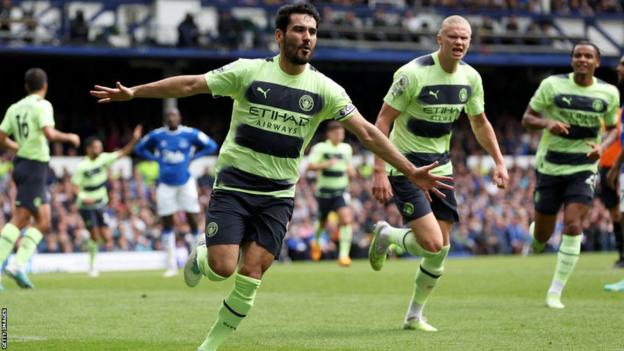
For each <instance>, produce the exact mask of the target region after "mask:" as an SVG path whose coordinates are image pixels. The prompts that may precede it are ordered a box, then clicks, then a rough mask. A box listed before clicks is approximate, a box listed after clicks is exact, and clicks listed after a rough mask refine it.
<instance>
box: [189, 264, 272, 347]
mask: <svg viewBox="0 0 624 351" xmlns="http://www.w3.org/2000/svg"><path fill="white" fill-rule="evenodd" d="M258 287H260V280H258V279H253V278H250V277H247V276H244V275H242V274H240V273H237V274H236V280H235V282H234V288H232V290H231V291H230V294H229V295H228V296H227V297H226V298H225V300H223V305H222V306H221V309H219V314H218V319H217V320H216V321H215V323H214V324H213V325H212V327H211V328H210V331H209V332H208V336H207V337H206V340H204V342H203V343H202V344H201V345H200V346H199V349H198V351H215V350H216V349H217V348H218V347H219V345H221V344H222V343H223V341H225V339H226V338H227V337H228V335H230V334H231V333H232V332H233V331H234V330H236V328H238V325H239V324H240V322H241V321H242V320H243V318H245V316H246V315H247V313H248V312H249V310H250V309H251V307H252V306H253V303H254V299H255V297H256V290H257V289H258Z"/></svg>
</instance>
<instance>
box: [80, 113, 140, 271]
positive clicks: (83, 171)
mask: <svg viewBox="0 0 624 351" xmlns="http://www.w3.org/2000/svg"><path fill="white" fill-rule="evenodd" d="M141 130H142V127H141V125H138V126H136V127H135V128H134V132H133V133H132V138H131V139H130V142H128V144H126V145H125V146H124V147H123V148H121V149H120V150H117V151H115V152H102V149H103V146H102V141H101V140H100V139H98V138H97V137H90V138H87V140H85V142H84V145H85V152H86V154H87V155H86V157H85V158H84V159H83V160H82V161H80V163H79V164H78V165H77V166H76V171H75V172H74V175H73V176H72V179H71V181H72V183H73V184H74V193H75V194H76V195H77V196H76V203H77V206H78V210H79V211H80V216H81V217H82V220H83V221H84V224H85V227H87V230H88V231H89V234H90V236H91V237H90V238H89V241H88V242H87V251H88V252H89V276H90V277H97V276H98V275H99V272H98V270H97V269H96V268H95V255H96V253H97V251H98V246H99V242H100V241H101V240H104V242H105V247H106V248H107V249H109V250H110V249H112V247H113V238H112V235H111V231H110V228H109V227H108V223H107V220H106V219H105V218H106V213H105V212H106V206H108V190H107V189H106V183H107V181H108V169H109V168H110V166H112V165H113V162H115V161H116V160H117V159H119V158H122V157H125V156H128V155H130V154H132V150H133V149H134V145H136V143H137V142H138V141H139V139H140V138H141Z"/></svg>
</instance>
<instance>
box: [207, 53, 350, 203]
mask: <svg viewBox="0 0 624 351" xmlns="http://www.w3.org/2000/svg"><path fill="white" fill-rule="evenodd" d="M279 60H280V56H279V55H278V56H276V57H273V58H268V59H240V60H237V61H235V62H233V63H230V64H228V65H226V66H224V67H221V68H218V69H216V70H213V71H211V72H208V73H206V75H205V78H206V82H207V84H208V87H209V88H210V91H211V93H212V95H213V96H228V97H231V98H232V99H233V100H234V105H233V108H232V122H231V124H230V129H229V131H228V134H227V136H226V138H225V141H224V143H223V145H222V147H221V151H220V153H219V158H218V160H217V165H216V171H217V176H216V180H215V186H214V187H215V189H224V190H233V191H240V192H245V193H251V194H259V195H269V196H274V197H294V195H295V183H296V182H297V180H298V178H299V164H300V163H301V160H302V158H303V151H304V149H305V147H306V145H308V143H309V142H310V139H311V138H312V136H313V135H314V132H315V131H316V129H317V128H318V125H319V124H320V123H321V122H322V121H324V120H329V119H333V120H338V121H345V120H347V119H349V118H351V117H352V116H353V114H354V112H355V111H356V108H355V107H354V106H353V104H352V103H351V99H350V98H349V96H348V95H347V94H346V92H345V91H344V89H343V88H342V87H341V86H340V85H338V84H336V83H335V82H333V81H332V80H331V79H329V78H328V77H326V76H325V75H323V74H322V73H320V72H318V71H317V70H316V69H315V68H313V67H312V66H310V65H307V67H306V68H305V70H304V71H303V72H302V73H300V74H298V75H289V74H287V73H285V72H284V71H283V70H282V69H281V68H280V67H279Z"/></svg>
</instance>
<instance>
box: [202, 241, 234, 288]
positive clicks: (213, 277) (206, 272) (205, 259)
mask: <svg viewBox="0 0 624 351" xmlns="http://www.w3.org/2000/svg"><path fill="white" fill-rule="evenodd" d="M197 265H198V266H199V271H200V272H201V273H202V274H203V275H205V276H206V277H207V278H208V279H210V280H212V281H213V282H220V281H224V280H226V279H227V278H228V277H223V276H221V275H218V274H217V273H215V272H213V271H212V269H210V265H209V264H208V247H207V246H206V245H202V246H200V247H198V248H197Z"/></svg>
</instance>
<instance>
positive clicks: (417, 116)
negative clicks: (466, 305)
mask: <svg viewBox="0 0 624 351" xmlns="http://www.w3.org/2000/svg"><path fill="white" fill-rule="evenodd" d="M471 34H472V29H471V27H470V24H469V23H468V21H466V20H465V19H464V18H463V17H460V16H450V17H447V18H445V19H444V20H443V21H442V24H441V27H440V30H439V31H438V34H437V41H438V45H439V50H438V51H436V52H434V53H431V54H429V55H426V56H421V57H418V58H416V59H414V60H412V61H410V62H409V63H407V64H405V65H404V66H402V67H401V68H399V70H398V71H397V72H396V73H395V74H394V79H393V83H392V86H391V87H390V89H389V91H388V93H387V94H386V96H385V97H384V103H383V105H382V107H381V111H380V112H379V116H378V117H377V123H376V125H377V127H378V128H379V129H380V130H381V131H382V133H384V134H385V135H388V134H389V133H390V129H391V127H392V133H390V141H391V142H392V143H393V144H394V145H396V146H397V148H398V149H399V151H401V152H402V153H403V154H404V155H405V156H406V157H407V158H408V159H409V160H410V161H411V162H412V163H413V164H414V165H416V166H420V165H424V164H428V163H431V162H434V161H437V162H438V163H439V164H440V165H441V166H440V167H438V168H436V169H435V170H434V171H433V173H435V174H440V175H449V176H451V175H452V174H453V166H452V164H451V162H450V158H449V147H450V140H451V134H452V132H451V130H452V127H453V124H454V123H455V121H457V119H458V118H459V117H460V115H461V113H462V111H465V113H466V114H467V115H468V118H469V120H470V125H471V127H472V130H473V132H474V134H475V136H476V138H477V141H478V142H479V144H481V146H482V147H483V148H484V149H485V150H486V151H487V152H488V154H490V156H491V157H492V158H493V159H494V162H495V167H494V173H493V181H494V182H495V183H496V184H497V185H498V187H500V188H504V187H505V186H506V185H507V183H508V181H509V176H508V174H507V168H506V166H505V160H504V159H503V156H502V154H501V152H500V149H499V147H498V142H497V140H496V135H495V134H494V130H493V129H492V125H491V124H490V122H489V121H488V119H487V117H486V115H485V112H484V101H483V99H484V97H483V85H482V82H481V76H480V75H479V73H478V72H477V71H476V70H475V69H474V68H472V67H471V66H469V65H468V64H466V63H465V62H463V61H462V59H463V57H464V56H465V55H466V52H467V51H468V48H469V46H470V39H471ZM450 184H453V182H452V181H451V182H450ZM443 192H444V193H445V195H446V197H444V198H438V197H436V198H433V201H431V202H429V201H427V199H426V198H425V196H424V194H423V192H422V191H421V190H420V189H418V188H416V187H414V186H412V184H410V183H409V182H408V181H407V179H406V178H405V176H404V174H403V173H402V172H401V171H400V170H398V169H396V168H395V167H392V166H386V164H385V163H384V162H383V160H381V159H379V158H376V159H375V169H374V178H373V195H374V196H375V198H376V199H377V200H379V201H380V202H386V201H388V200H390V199H391V198H392V197H393V196H394V202H395V203H396V204H397V206H398V208H399V210H400V211H401V214H402V216H403V221H404V223H406V224H408V228H394V227H391V226H390V225H389V224H388V223H386V222H384V221H380V222H378V223H377V224H376V226H375V229H374V231H373V239H372V241H371V246H370V248H369V260H370V263H371V266H372V267H373V269H375V270H380V269H381V268H382V267H383V265H384V263H385V260H386V252H387V250H388V247H390V245H392V244H394V245H396V246H398V247H399V248H402V249H404V250H406V251H407V252H409V253H410V254H412V255H416V256H422V261H421V263H420V269H419V270H418V272H417V273H416V278H415V284H414V291H413V294H412V298H411V300H410V303H409V306H408V309H407V313H406V314H405V318H404V321H403V328H404V329H416V330H421V331H428V332H434V331H437V329H436V328H435V327H433V326H432V325H430V324H429V323H428V322H427V321H426V319H425V317H424V316H423V309H424V307H425V303H426V301H427V299H428V297H429V295H430V294H431V292H432V290H433V288H434V287H435V286H436V284H437V282H438V280H439V278H440V276H441V275H442V272H443V271H444V261H445V259H446V256H447V255H448V252H449V249H450V242H449V235H450V232H451V229H452V227H453V224H454V223H456V222H458V221H459V215H458V213H457V201H456V199H455V194H454V192H453V191H452V190H443Z"/></svg>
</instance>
